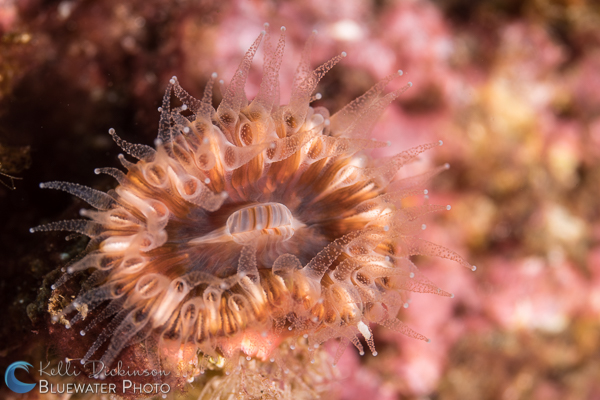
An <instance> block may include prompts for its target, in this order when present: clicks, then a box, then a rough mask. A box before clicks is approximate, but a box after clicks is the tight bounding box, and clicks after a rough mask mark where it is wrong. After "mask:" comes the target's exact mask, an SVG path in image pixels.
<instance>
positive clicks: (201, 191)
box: [32, 30, 472, 369]
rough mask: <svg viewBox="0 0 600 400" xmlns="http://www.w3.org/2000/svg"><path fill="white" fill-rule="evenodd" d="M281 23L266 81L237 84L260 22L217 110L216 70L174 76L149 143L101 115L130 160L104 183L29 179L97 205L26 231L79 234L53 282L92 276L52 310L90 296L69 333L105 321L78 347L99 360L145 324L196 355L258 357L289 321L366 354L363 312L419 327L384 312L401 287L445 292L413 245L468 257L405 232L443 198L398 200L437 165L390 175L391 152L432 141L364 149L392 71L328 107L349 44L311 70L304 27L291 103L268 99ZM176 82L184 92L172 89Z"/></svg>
mask: <svg viewBox="0 0 600 400" xmlns="http://www.w3.org/2000/svg"><path fill="white" fill-rule="evenodd" d="M284 35H285V33H284V31H283V30H282V34H281V36H280V38H279V40H278V42H277V45H276V46H275V47H273V46H272V45H270V44H267V46H266V50H265V63H264V73H263V83H262V84H261V88H260V91H259V93H258V95H257V97H256V98H255V99H254V100H253V101H252V102H248V100H247V99H246V97H245V95H244V91H243V87H244V84H245V80H246V77H247V74H248V70H249V67H250V63H251V61H252V58H253V56H254V54H255V52H256V50H257V48H258V46H259V44H260V42H261V41H262V39H263V37H264V36H265V33H261V35H260V36H259V37H258V39H256V41H255V42H254V44H253V45H252V46H251V48H250V50H248V52H247V53H246V56H245V57H244V59H243V60H242V63H241V64H240V67H239V69H238V71H237V72H236V73H235V75H234V77H233V79H232V81H231V83H230V84H229V85H228V87H227V90H226V92H225V96H224V98H223V101H222V102H221V104H220V106H219V107H218V109H216V110H215V109H213V107H212V105H211V96H212V86H213V83H214V80H215V78H216V76H215V75H214V74H213V76H212V77H211V79H210V80H209V82H208V84H207V87H206V90H205V93H204V96H203V98H202V99H201V100H198V99H195V98H194V97H192V96H191V95H190V94H188V93H187V92H186V91H184V90H183V89H182V88H181V86H180V85H179V82H178V80H177V78H176V77H173V78H172V79H171V80H170V82H169V84H168V85H167V90H166V93H165V96H164V98H163V104H162V106H161V107H160V108H159V112H160V113H161V118H160V126H159V135H158V138H157V140H156V142H155V148H152V147H149V146H145V145H135V144H130V143H127V142H125V141H124V140H123V139H121V138H120V137H118V136H117V134H116V132H115V131H114V130H113V129H111V130H110V131H109V133H110V134H111V136H113V138H114V139H115V141H116V142H117V144H118V145H119V146H121V147H122V148H123V149H124V150H125V152H127V153H128V154H130V155H131V156H133V157H135V158H137V159H138V161H137V162H136V163H132V162H129V161H127V160H126V159H125V158H124V157H120V159H121V161H122V163H123V166H124V167H125V168H126V169H127V173H124V172H122V171H120V170H117V169H110V168H104V169H99V170H97V171H96V172H98V173H107V174H110V175H112V176H113V177H115V179H117V181H118V186H117V187H116V188H115V190H111V191H109V192H108V193H104V192H99V191H96V190H94V189H91V188H87V187H84V186H80V185H77V184H71V183H64V182H49V183H46V184H42V185H41V187H42V188H53V189H60V190H65V191H67V192H69V193H72V194H74V195H76V196H79V197H80V198H82V199H84V200H85V201H87V202H88V203H89V204H90V205H91V206H93V207H94V208H95V209H96V210H83V211H82V216H84V217H86V218H87V219H86V220H75V221H63V222H58V223H51V224H48V225H44V226H40V227H37V228H34V229H32V231H45V230H69V231H73V232H76V233H81V234H84V235H87V236H89V237H90V238H91V240H90V243H89V245H88V248H87V250H86V253H85V254H84V255H83V257H81V258H79V259H78V260H77V261H75V262H73V263H72V264H70V265H69V266H68V267H67V270H66V273H65V274H64V275H63V276H62V277H61V278H60V279H59V281H58V282H56V283H55V285H54V286H53V289H54V292H55V293H59V292H60V290H61V285H62V284H64V283H65V282H66V281H67V280H68V279H69V278H70V277H72V276H73V275H75V274H78V273H81V272H83V271H93V272H92V274H91V275H90V277H89V278H88V283H87V286H88V287H90V289H87V290H84V291H82V293H81V294H79V296H77V297H76V299H75V300H74V301H73V302H72V303H71V304H70V305H68V306H66V307H65V308H64V309H62V310H60V311H57V312H56V315H55V317H56V319H57V320H62V321H63V322H64V323H65V325H67V326H71V325H74V324H76V323H78V322H80V321H81V320H84V319H86V318H87V315H88V313H89V312H92V311H93V310H94V309H97V310H96V311H94V312H93V314H94V318H93V320H92V321H91V322H89V323H88V324H87V325H86V326H85V328H84V329H83V330H82V331H81V334H82V335H85V334H86V333H87V332H89V331H90V330H91V329H93V328H94V326H98V325H99V324H105V327H104V328H103V329H102V332H101V333H100V334H99V336H98V338H97V339H96V341H95V342H94V344H93V345H92V347H91V348H90V349H89V350H88V352H87V354H85V356H84V357H83V358H82V361H84V362H85V361H86V360H89V359H90V357H92V356H93V355H94V354H95V353H96V352H98V351H99V349H100V348H101V347H104V348H105V351H104V354H103V356H102V359H101V361H103V362H104V363H105V364H106V365H110V364H111V363H112V362H113V361H114V360H115V358H116V357H117V356H118V355H119V353H120V352H121V350H122V349H123V348H124V347H125V346H127V345H129V344H131V343H136V342H139V341H142V340H146V339H148V338H152V339H158V340H159V341H161V342H163V343H171V344H173V345H177V346H180V348H182V349H183V348H186V349H190V348H191V349H194V351H192V353H193V354H194V355H193V356H190V357H191V358H192V359H193V358H194V357H195V364H194V363H193V364H194V365H196V366H197V365H198V357H197V355H195V354H196V352H200V353H202V354H204V355H207V356H213V355H216V354H217V353H218V354H219V355H222V356H223V355H224V356H226V357H229V358H235V357H234V356H235V355H236V354H238V353H239V352H240V351H243V352H245V353H246V354H249V355H257V354H259V355H260V357H263V358H267V357H270V356H271V355H272V353H273V351H274V349H275V347H276V344H277V342H278V341H281V340H282V339H283V338H285V337H286V336H300V335H302V336H305V337H307V338H308V341H309V345H310V346H312V348H317V347H318V346H319V345H320V344H321V343H323V342H324V341H326V340H328V339H330V338H340V342H341V343H340V349H341V350H343V348H345V347H346V345H347V344H348V343H350V342H352V343H353V344H354V345H355V346H356V347H357V348H359V351H360V352H361V353H364V351H363V348H362V345H361V343H360V340H359V339H358V335H362V336H363V337H364V338H365V339H366V341H367V344H368V346H369V347H370V349H371V351H372V352H373V354H376V351H375V346H374V341H373V335H372V332H371V329H370V327H369V326H370V324H371V323H377V324H380V325H384V326H386V327H388V328H391V329H394V330H396V331H399V332H402V333H404V334H407V335H409V336H412V337H415V338H418V339H422V340H426V338H425V337H424V336H423V335H420V334H418V333H416V332H414V331H412V330H411V329H410V328H408V327H407V326H405V325H404V324H402V322H400V321H399V320H398V319H397V318H396V315H397V314H398V311H399V309H400V308H401V307H402V306H403V305H406V304H407V302H406V299H407V296H408V293H409V292H411V291H413V292H429V293H435V294H439V295H444V296H451V294H450V293H447V292H445V291H443V290H441V289H440V288H438V287H437V286H436V285H435V284H433V283H432V282H430V281H429V280H427V278H425V277H424V276H422V275H421V274H420V273H419V271H418V269H417V268H416V267H415V265H414V264H413V263H412V262H411V260H410V257H411V256H412V255H416V254H424V255H434V256H440V257H444V258H449V259H453V260H455V261H458V262H459V263H461V264H463V265H465V266H467V267H469V268H472V267H471V266H470V265H469V264H468V263H467V262H466V261H464V260H463V259H462V258H461V257H460V256H459V255H458V254H456V253H455V252H453V251H451V250H448V249H445V248H443V247H440V246H437V245H435V244H433V243H430V242H426V241H424V240H422V239H419V238H417V237H416V236H415V234H416V232H418V231H420V230H421V227H422V223H421V221H420V218H421V216H423V215H424V214H427V213H430V212H434V211H441V210H443V209H446V206H436V205H429V204H423V205H420V206H415V207H409V208H407V207H403V205H402V199H404V198H405V197H408V196H415V195H417V194H422V193H423V189H422V186H423V184H424V183H425V182H427V180H428V179H429V178H430V177H431V176H433V175H435V174H437V173H439V172H441V171H443V170H444V169H446V167H445V166H444V167H440V168H437V169H434V170H432V171H428V172H426V173H424V174H422V175H419V176H414V177H410V178H405V179H403V180H396V179H395V176H396V173H397V172H398V170H399V169H400V168H401V167H402V166H403V165H405V164H407V163H409V162H411V161H413V160H414V159H415V158H416V157H418V155H419V154H421V153H422V152H424V151H426V150H428V149H431V148H434V147H436V146H438V145H441V143H437V142H436V143H430V144H425V145H421V146H417V147H414V148H411V149H408V150H406V151H404V152H402V153H399V154H397V155H395V156H393V157H390V158H389V159H386V160H383V161H382V162H380V163H374V162H373V161H371V160H370V159H369V158H368V157H366V156H365V155H364V152H365V151H367V150H369V149H373V148H377V147H385V146H387V145H389V143H384V142H378V141H374V140H371V139H370V138H369V135H370V132H371V129H372V127H373V124H374V122H375V121H376V119H377V118H378V117H379V115H380V114H381V113H382V112H383V110H384V109H385V107H386V106H387V105H388V104H389V103H390V102H391V101H392V100H393V99H395V98H396V97H397V96H398V95H399V94H400V93H402V92H403V91H404V90H405V89H406V88H407V87H409V86H410V84H409V85H406V86H405V87H404V88H402V89H400V90H398V91H395V92H391V93H388V94H385V95H384V94H383V91H384V89H385V86H386V84H387V83H389V82H390V81H391V80H392V79H393V78H394V77H396V76H399V75H400V74H399V73H394V74H392V75H390V76H388V77H387V78H386V79H384V80H383V81H382V82H380V83H378V84H377V85H375V86H374V87H373V88H371V89H370V90H369V91H368V92H367V93H365V94H364V95H363V96H361V97H360V98H358V99H356V100H355V101H353V102H352V103H350V104H349V105H348V106H346V107H345V108H343V109H342V110H340V111H339V112H338V113H336V114H334V115H333V116H330V115H329V112H328V111H327V110H325V109H323V108H319V107H317V108H312V107H311V106H310V101H311V100H312V92H313V91H314V90H315V88H316V85H317V83H318V82H319V80H320V79H321V77H322V76H323V75H324V74H325V73H326V72H327V71H328V70H329V69H330V68H331V67H333V65H335V64H336V63H337V62H338V61H339V60H340V59H341V58H342V57H343V56H345V54H343V55H340V56H338V57H335V58H334V59H332V60H330V61H328V62H327V63H325V64H323V65H322V66H321V67H319V68H317V69H316V70H314V71H312V70H310V69H309V60H308V55H309V53H310V47H311V45H312V41H313V39H314V34H313V36H311V38H310V39H309V40H308V42H307V45H306V49H305V51H304V53H303V56H302V60H301V63H300V66H299V67H298V70H297V73H296V77H295V79H294V86H293V90H292V96H291V99H290V102H289V104H287V105H283V106H280V105H279V97H278V96H279V87H278V85H279V84H278V71H279V66H280V64H281V59H282V57H283V47H284V44H285V36H284ZM173 94H174V95H175V97H176V98H177V99H178V101H179V102H180V103H181V105H179V106H176V105H173V104H172V103H171V97H172V95H173ZM102 307H103V308H102ZM73 313H75V316H74V317H72V319H71V320H70V321H68V320H66V317H67V316H68V315H71V314H73ZM105 321H106V322H105ZM261 337H263V338H264V337H267V338H269V339H268V340H263V339H261ZM106 343H108V344H106ZM341 350H340V352H338V355H337V356H336V357H337V358H339V356H341ZM198 368H200V369H202V368H203V367H202V366H201V365H200V366H199V367H198Z"/></svg>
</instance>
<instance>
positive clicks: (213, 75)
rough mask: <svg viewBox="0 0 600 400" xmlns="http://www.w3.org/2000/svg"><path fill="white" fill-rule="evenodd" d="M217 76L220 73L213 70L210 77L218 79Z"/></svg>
mask: <svg viewBox="0 0 600 400" xmlns="http://www.w3.org/2000/svg"><path fill="white" fill-rule="evenodd" d="M217 76H219V74H217V73H216V72H213V73H212V74H210V77H211V78H213V79H216V78H217Z"/></svg>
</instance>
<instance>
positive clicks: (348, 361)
mask: <svg viewBox="0 0 600 400" xmlns="http://www.w3.org/2000/svg"><path fill="white" fill-rule="evenodd" d="M264 22H269V23H270V25H271V30H272V32H273V33H274V34H278V30H279V26H281V25H285V26H286V28H287V39H288V41H287V44H286V50H285V51H286V58H285V61H284V65H283V67H282V73H281V85H282V103H286V100H287V98H288V96H289V92H290V84H291V80H292V77H293V73H294V70H295V67H296V63H297V61H298V60H299V56H300V51H301V49H302V46H303V44H304V41H305V40H306V38H307V37H308V35H309V34H310V32H311V31H312V30H313V29H317V30H318V31H319V34H318V36H317V41H316V44H315V47H314V51H313V56H312V59H313V65H314V66H315V67H316V66H317V65H318V64H319V63H322V62H324V61H326V60H327V59H329V58H331V57H333V56H334V55H336V54H339V53H340V52H342V51H346V52H347V53H348V56H347V57H346V58H345V59H344V60H343V61H342V62H341V63H340V64H339V65H338V66H336V67H335V68H334V69H333V70H332V71H331V72H330V73H329V74H328V75H327V76H326V77H325V78H324V79H323V81H322V82H321V84H320V86H319V89H318V91H319V92H320V93H322V94H323V99H322V100H321V101H318V102H316V104H317V105H324V106H326V107H328V108H329V109H330V110H331V111H335V110H337V109H339V108H340V107H341V106H343V105H344V104H346V103H347V102H349V101H350V100H351V99H353V98H354V97H356V96H358V95H360V94H361V93H363V92H364V91H365V90H367V89H368V88H369V87H370V86H371V85H372V84H374V83H375V82H377V81H378V80H380V79H382V78H383V77H384V76H386V75H388V74H390V73H392V72H394V71H396V70H398V69H402V70H403V71H404V75H403V76H402V77H400V78H398V79H396V80H395V81H394V82H392V84H391V85H390V89H394V88H398V87H400V86H402V85H404V84H406V83H407V82H408V81H411V82H412V83H413V87H412V88H411V89H410V90H409V91H408V92H406V93H405V94H404V95H402V96H401V97H400V99H399V100H397V101H396V102H394V103H393V104H392V106H391V107H390V108H389V109H388V110H387V111H386V113H385V114H384V116H383V118H382V119H381V121H380V123H379V125H378V126H377V127H376V129H375V130H374V136H375V137H377V138H378V139H381V140H390V141H391V142H392V146H391V147H390V148H389V149H387V151H388V153H386V154H391V153H394V152H398V151H400V150H402V149H405V148H407V147H409V146H412V145H415V144H418V143H423V142H429V141H433V140H439V139H441V140H443V141H444V146H443V147H441V148H439V149H437V150H435V151H430V152H428V153H426V154H425V155H424V156H423V158H422V159H421V160H419V161H418V162H417V163H415V164H414V165H411V166H410V167H408V168H406V169H405V170H403V171H402V173H403V174H406V175H409V174H411V173H414V172H418V171H423V170H425V169H426V168H429V167H433V166H436V165H441V164H444V163H446V162H447V163H450V165H451V168H450V170H449V171H446V172H444V173H443V174H441V175H439V176H438V177H437V178H436V179H435V181H434V182H432V183H431V185H430V198H431V202H433V203H440V204H451V205H452V210H451V211H449V212H447V213H444V214H440V215H436V216H434V217H432V218H431V219H430V220H429V221H427V230H426V231H425V232H424V237H426V238H429V239H431V240H432V241H435V242H436V243H440V244H443V245H445V246H447V247H449V248H451V249H453V250H455V251H457V252H459V253H460V254H462V255H463V256H464V257H465V258H466V259H468V260H469V261H470V262H471V263H473V264H475V265H477V266H478V270H477V271H476V272H471V271H469V270H464V269H462V267H460V266H459V265H458V264H455V263H452V262H449V261H445V260H443V261H441V260H437V259H430V258H420V259H418V260H417V265H418V266H419V267H420V268H421V270H422V271H423V272H424V273H425V275H426V276H428V277H429V278H430V279H431V280H432V281H434V282H435V283H437V284H438V285H440V287H442V288H443V289H444V290H447V291H449V292H452V293H454V294H455V298H454V299H448V298H443V297H436V296H432V295H425V294H415V295H414V296H413V301H412V303H411V305H410V307H409V308H408V309H407V310H406V311H405V312H404V314H403V317H402V318H403V320H404V322H406V323H408V324H409V326H411V327H412V328H413V329H415V330H416V331H418V332H420V333H422V334H424V335H426V336H427V337H429V338H431V339H432V342H431V343H429V344H427V343H423V342H420V341H417V340H414V339H410V338H407V337H403V336H400V335H398V334H396V333H392V332H390V331H386V330H385V329H377V330H376V332H375V342H376V345H377V346H378V350H379V356H377V357H372V356H370V355H366V356H364V357H359V356H358V354H357V352H356V351H355V350H354V349H348V350H347V351H346V353H345V354H344V356H343V358H342V362H340V365H339V366H338V368H340V372H341V374H342V375H343V376H344V377H346V379H344V380H343V381H342V382H340V384H339V385H338V388H337V389H336V393H337V394H338V395H339V398H341V399H348V400H351V399H365V398H378V399H396V398H408V399H426V398H431V399H600V223H599V221H600V201H599V198H600V157H599V155H600V8H599V7H598V4H596V3H594V2H593V1H591V0H590V1H587V2H586V1H583V0H528V1H524V2H520V1H514V0H498V1H494V2H484V1H482V2H472V1H468V0H450V1H425V0H405V1H390V0H379V1H360V0H346V1H341V0H335V1H318V0H303V1H285V2H275V1H272V2H261V1H246V0H243V1H233V2H211V1H203V2H192V1H178V2H173V1H169V2H167V1H158V0H155V1H147V2H146V1H141V0H135V1H130V2H128V3H121V2H118V1H116V0H115V1H112V0H106V1H100V2H93V3H85V2H78V1H62V2H52V3H50V2H48V3H46V2H41V1H36V0H24V1H15V0H0V29H1V30H2V32H3V43H2V45H1V46H2V47H1V53H0V55H1V56H2V59H1V62H0V78H2V79H0V106H1V107H2V108H1V109H2V115H3V116H2V118H3V121H4V122H5V128H4V129H3V132H4V133H3V135H4V136H0V138H1V140H0V144H2V143H4V144H5V145H7V146H8V145H10V146H17V147H18V146H20V148H23V147H25V146H30V147H31V148H33V152H32V159H33V164H34V166H35V165H36V155H39V157H42V156H41V155H40V152H39V151H38V152H37V153H36V151H35V149H36V146H40V144H39V142H38V140H42V139H39V138H38V136H36V134H32V133H26V132H28V131H27V129H25V128H24V127H23V126H22V125H19V124H20V123H19V122H17V121H16V118H14V119H11V117H10V115H14V113H13V114H10V113H11V110H13V109H14V108H15V106H14V105H11V104H13V101H12V100H11V99H15V98H17V97H18V96H27V95H29V96H32V97H33V96H34V95H35V94H36V93H37V94H39V93H45V92H44V90H45V89H36V88H37V87H38V86H39V85H41V86H44V84H42V83H41V82H40V81H39V79H40V78H37V80H36V76H37V77H39V76H40V75H39V74H40V71H43V70H45V69H52V73H51V74H52V76H56V77H58V78H57V79H62V80H64V81H65V82H68V84H67V87H68V89H67V90H66V92H67V94H65V96H66V95H69V93H71V94H72V93H77V96H80V98H85V99H86V100H85V101H84V103H85V104H84V105H82V106H78V105H76V104H74V105H73V107H75V109H71V111H69V112H70V113H71V114H69V115H70V116H69V118H73V116H74V115H75V114H76V115H78V118H79V120H82V119H88V118H89V119H90V120H92V119H94V116H95V115H96V114H94V113H93V112H91V111H88V112H86V111H85V110H84V109H83V107H88V106H89V107H91V109H94V107H95V109H98V108H99V109H100V110H101V112H100V114H98V118H97V119H96V122H95V123H96V124H100V126H101V129H100V128H99V127H98V126H97V125H94V124H92V125H91V127H90V129H89V130H88V129H84V128H83V127H80V128H78V129H79V130H78V129H75V128H73V129H72V130H71V131H69V132H72V133H66V135H67V138H66V139H65V138H64V137H63V138H62V139H61V138H57V143H60V141H61V140H68V138H71V139H70V140H73V138H78V137H81V136H82V135H83V134H84V133H81V132H83V131H85V133H86V134H87V133H89V134H90V135H91V134H92V133H93V134H95V131H98V135H104V132H105V128H106V129H107V127H108V126H109V124H112V123H113V122H111V120H110V117H111V115H114V114H115V113H117V112H118V111H117V110H118V109H119V107H121V108H123V104H125V102H126V107H127V109H128V110H130V111H131V115H132V117H131V118H132V120H131V122H129V125H127V124H128V123H127V122H122V121H121V120H120V119H118V118H117V119H116V122H114V123H115V124H119V123H121V124H122V125H124V126H128V127H129V128H130V129H129V131H127V132H126V133H125V134H124V136H126V137H127V138H128V139H130V140H132V141H135V142H144V143H150V142H151V140H152V137H153V135H154V133H155V128H152V127H153V126H155V123H156V120H157V118H158V116H157V115H156V112H155V107H156V105H157V103H158V101H159V100H160V96H161V91H162V88H163V87H164V83H165V82H166V80H167V79H168V78H169V77H170V76H171V75H174V74H175V75H177V76H178V77H179V80H180V81H181V82H182V85H183V86H184V87H186V88H188V90H189V91H190V92H191V93H192V94H195V95H200V93H201V90H202V86H203V84H204V82H206V79H207V78H208V76H210V74H211V73H212V72H213V71H217V72H218V73H219V76H220V77H222V78H223V79H225V80H228V79H230V78H231V76H232V74H233V72H234V71H235V69H236V68H237V65H238V63H239V60H240V58H241V56H242V55H243V53H244V52H245V51H246V49H247V48H248V47H249V45H250V44H251V43H252V41H253V40H254V38H255V37H256V36H257V35H258V33H259V32H260V31H261V30H262V29H263V23H264ZM261 65H262V54H261V53H259V54H258V55H257V57H256V58H255V62H254V66H253V73H252V75H251V77H250V79H249V82H248V85H247V88H246V91H247V93H248V95H249V97H252V95H253V94H254V93H256V92H257V90H258V85H259V84H260V67H261ZM107 71H110V73H108V72H107ZM35 74H38V75H35ZM42 80H43V79H42ZM36 85H38V86H36ZM24 88H25V89H24ZM28 88H29V89H28ZM23 93H24V94H23ZM60 94H61V93H56V92H53V96H54V97H53V98H48V100H47V101H49V102H50V101H51V100H52V99H57V98H60V97H59V95H60ZM73 96H75V95H73ZM73 98H77V97H76V96H75V97H73ZM11 107H12V108H11ZM56 107H57V109H58V106H56ZM63 107H64V105H63ZM77 107H82V109H77ZM62 112H64V111H60V110H59V111H52V112H48V113H54V114H55V115H56V114H57V115H58V116H56V118H57V119H59V116H60V115H61V114H60V113H62ZM7 115H9V116H7ZM43 115H46V114H43V113H42V116H43ZM64 115H66V114H64ZM100 122H102V124H101V123H100ZM107 124H108V125H107ZM110 126H112V125H110ZM85 128H88V126H87V125H86V126H85ZM153 129H154V131H153ZM80 131H81V132H80ZM92 131H94V132H92ZM100 131H101V132H100ZM37 135H39V134H37ZM69 135H71V136H69ZM104 136H107V135H104ZM104 136H102V138H100V136H98V137H96V136H93V137H91V138H90V143H89V144H87V145H83V146H84V150H82V152H83V153H84V154H85V153H86V152H94V151H96V152H98V151H100V152H109V151H110V152H111V155H110V157H111V159H113V158H114V154H115V153H116V150H115V149H114V146H113V147H111V146H112V145H111V144H110V142H109V141H108V138H105V137H104ZM134 139H135V140H134ZM45 140H47V139H45ZM76 140H78V139H76ZM53 143H54V142H53ZM17 147H15V148H17ZM82 157H83V156H82ZM106 160H108V156H106ZM94 161H97V160H94ZM102 161H104V159H102ZM111 162H113V161H111ZM40 163H42V164H43V163H44V159H42V160H40V161H38V166H39V164H40ZM5 164H7V163H6V162H5ZM7 165H8V164H7ZM104 165H107V162H106V161H104V162H103V164H102V165H95V166H104ZM8 167H10V165H8V166H7V168H8ZM35 168H36V167H33V170H30V172H26V170H24V169H23V170H21V171H14V173H15V174H21V176H24V177H25V178H26V180H25V181H24V182H23V183H21V184H19V183H18V182H17V190H16V192H15V193H18V192H19V189H21V190H22V191H23V192H25V194H24V195H23V196H25V197H26V196H27V191H28V189H27V188H28V187H29V186H28V185H32V186H33V185H36V184H37V182H39V181H40V180H43V178H44V176H43V175H44V174H45V172H40V171H38V172H35ZM38 168H39V167H38ZM71 168H73V167H71ZM86 168H87V167H86ZM57 169H58V168H57ZM88 169H89V170H88V171H87V172H89V171H91V167H90V168H88ZM31 171H34V172H35V173H34V172H31ZM87 172H86V174H87V175H85V178H81V179H79V180H77V179H66V178H64V176H63V177H62V178H61V179H63V178H64V180H75V181H79V182H82V183H84V182H88V183H89V180H90V179H91V178H90V174H89V173H87ZM73 173H74V174H75V172H73ZM27 174H31V175H29V177H30V178H29V181H28V180H27V177H28V175H27ZM55 176H57V175H55ZM82 176H84V175H82ZM95 179H99V178H95ZM96 183H99V184H102V181H96ZM19 186H21V188H19ZM2 190H3V189H2ZM8 196H13V192H10V193H9V192H8V191H6V190H4V191H3V192H1V193H0V201H11V200H10V199H9V198H8ZM31 196H33V195H31ZM6 204H9V203H6ZM55 212H57V213H59V212H60V211H55ZM39 213H40V214H43V213H42V211H40V212H39ZM34 215H35V213H34ZM46 216H47V215H46ZM32 219H33V217H32ZM25 221H26V222H27V218H25ZM31 225H34V223H31V224H30V225H29V226H31ZM5 226H6V225H5ZM28 240H30V239H28ZM40 241H41V239H40ZM18 262H19V261H18V260H17V261H15V262H14V265H18ZM10 265H13V264H10ZM7 279H9V278H7Z"/></svg>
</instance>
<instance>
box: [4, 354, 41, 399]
mask: <svg viewBox="0 0 600 400" xmlns="http://www.w3.org/2000/svg"><path fill="white" fill-rule="evenodd" d="M29 367H32V368H33V365H31V364H29V363H28V362H25V361H17V362H14V363H12V364H10V365H9V366H8V368H7V369H6V373H5V374H4V381H5V382H6V386H8V388H9V389H10V390H12V391H13V392H15V393H27V392H30V391H31V390H32V389H33V388H34V387H35V385H36V384H35V383H23V382H21V381H20V380H18V379H17V378H16V377H15V370H17V369H24V370H25V371H27V372H29Z"/></svg>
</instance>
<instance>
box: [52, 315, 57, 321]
mask: <svg viewBox="0 0 600 400" xmlns="http://www.w3.org/2000/svg"><path fill="white" fill-rule="evenodd" d="M52 322H53V323H56V322H58V316H56V315H53V316H52Z"/></svg>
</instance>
